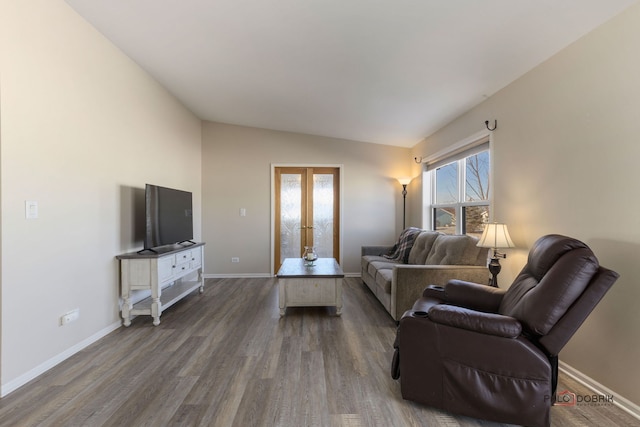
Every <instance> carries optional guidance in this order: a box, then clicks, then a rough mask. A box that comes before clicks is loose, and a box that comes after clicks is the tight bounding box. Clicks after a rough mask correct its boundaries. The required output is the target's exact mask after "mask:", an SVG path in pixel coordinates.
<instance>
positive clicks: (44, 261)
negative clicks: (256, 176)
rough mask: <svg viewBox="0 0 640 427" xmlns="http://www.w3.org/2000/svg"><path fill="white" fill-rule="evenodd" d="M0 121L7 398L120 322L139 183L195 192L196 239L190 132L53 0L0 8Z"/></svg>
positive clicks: (194, 130) (145, 80)
mask: <svg viewBox="0 0 640 427" xmlns="http://www.w3.org/2000/svg"><path fill="white" fill-rule="evenodd" d="M0 125H1V131H0V135H1V139H0V144H1V146H0V161H1V163H0V173H1V175H0V180H1V197H2V199H1V206H2V239H1V243H2V271H1V276H0V277H1V285H2V314H1V316H2V325H1V327H2V341H1V350H0V351H1V364H2V368H1V380H2V387H3V392H4V393H6V392H7V391H10V389H11V388H12V387H14V386H15V385H16V384H17V383H20V381H21V380H24V379H25V378H27V377H28V376H29V375H30V374H31V373H34V372H36V371H37V370H38V369H39V368H41V367H42V366H45V365H46V364H47V363H49V362H50V361H52V360H56V358H58V357H59V356H60V355H61V354H66V353H68V352H69V350H70V349H73V348H75V347H76V346H78V345H79V344H80V343H82V342H85V341H86V340H87V339H89V338H90V337H93V336H96V334H97V335H99V334H101V333H103V332H104V331H107V330H110V328H113V327H115V326H117V325H118V324H119V321H120V320H119V308H118V295H119V290H118V265H117V263H116V261H115V259H114V256H115V255H117V254H118V253H122V252H126V251H130V250H133V249H138V248H140V247H141V245H142V241H141V236H142V234H141V230H140V229H139V228H136V224H137V222H138V220H139V215H143V209H144V207H143V205H142V206H141V205H140V197H141V196H143V192H144V190H143V189H144V184H145V183H146V182H151V183H155V184H160V185H166V186H171V187H177V188H181V189H184V190H190V191H193V192H194V196H195V197H194V204H195V206H194V212H195V213H196V218H195V224H196V235H197V237H198V238H199V237H200V216H199V212H200V205H201V188H200V187H201V169H200V167H201V164H200V150H201V123H200V120H199V119H198V118H197V117H195V116H194V115H193V114H191V113H190V112H189V111H187V110H186V109H185V108H184V107H183V106H182V105H181V104H180V103H178V102H177V101H176V100H175V99H174V98H173V97H172V96H171V95H169V94H168V93H167V92H166V90H164V89H163V88H162V87H161V86H160V85H158V84H157V82H155V81H154V80H152V79H151V78H150V77H149V76H148V75H147V74H146V73H145V72H143V71H142V70H141V69H140V68H139V67H138V66H137V65H136V64H134V63H133V62H132V61H131V60H130V59H129V58H128V57H126V56H125V55H124V54H122V53H121V52H120V51H118V50H116V48H114V47H113V45H112V44H111V43H110V42H108V41H107V40H106V39H105V38H103V37H102V36H101V35H100V34H99V33H98V32H97V31H96V30H94V29H93V28H92V27H91V26H90V25H88V24H87V23H86V22H85V21H84V20H83V19H81V18H80V17H79V16H78V15H77V14H76V13H75V12H74V11H73V10H72V9H71V8H69V6H68V5H67V4H66V3H64V1H62V0H33V1H28V2H27V1H22V0H1V2H0ZM25 200H36V201H37V202H38V204H39V218H38V219H35V220H26V219H25V212H24V210H25V207H24V203H25ZM74 308H79V309H80V319H79V320H78V321H77V322H75V323H71V324H69V325H67V326H64V327H60V326H58V321H59V317H60V316H61V315H62V314H63V313H65V312H66V311H68V310H70V309H74Z"/></svg>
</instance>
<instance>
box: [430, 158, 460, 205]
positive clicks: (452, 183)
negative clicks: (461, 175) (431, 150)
mask: <svg viewBox="0 0 640 427" xmlns="http://www.w3.org/2000/svg"><path fill="white" fill-rule="evenodd" d="M457 201H458V163H457V162H454V163H449V164H448V165H445V166H442V167H439V168H438V169H436V200H435V202H436V204H438V205H440V204H444V203H456V202H457Z"/></svg>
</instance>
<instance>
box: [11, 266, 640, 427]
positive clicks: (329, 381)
mask: <svg viewBox="0 0 640 427" xmlns="http://www.w3.org/2000/svg"><path fill="white" fill-rule="evenodd" d="M343 297H344V307H343V314H342V316H341V317H336V316H334V315H333V314H334V313H335V308H327V307H309V308H288V309H287V314H286V316H285V317H282V318H281V317H280V316H279V311H278V290H277V286H276V281H275V279H215V280H213V279H208V280H207V284H206V286H205V292H204V294H202V295H200V294H197V293H194V294H192V295H190V296H189V297H187V298H186V299H185V300H183V301H181V302H180V303H178V304H176V305H175V306H173V307H171V308H170V309H169V310H167V311H166V312H165V313H163V315H162V318H161V324H160V325H159V326H156V327H154V326H153V325H152V324H151V318H150V317H146V316H143V317H137V318H135V319H134V320H133V322H132V325H131V326H130V327H129V328H120V329H118V330H117V331H115V332H113V333H111V334H110V335H108V336H107V337H105V338H103V339H102V340H100V341H98V342H96V343H94V344H93V345H91V346H90V347H88V348H86V349H85V350H83V351H81V352H79V353H78V354H76V355H74V356H73V357H71V358H69V359H68V360H66V361H64V362H63V363H61V364H60V365H58V366H56V367H55V368H53V369H51V370H50V371H48V372H47V373H45V374H43V375H42V376H40V377H38V378H37V379H35V380H33V381H32V382H30V383H29V384H27V385H25V386H24V387H22V388H20V389H19V390H16V391H15V392H13V393H12V394H10V395H9V396H7V397H5V398H3V399H0V426H118V427H120V426H136V427H137V426H154V427H156V426H242V427H246V426H292V427H293V426H295V427H300V426H367V427H369V426H384V427H387V426H443V427H445V426H446V427H450V426H500V425H502V424H496V423H490V422H486V421H481V420H475V419H471V418H466V417H458V416H453V415H450V414H448V413H445V412H442V411H438V410H435V409H431V408H428V407H425V406H421V405H418V404H415V403H412V402H409V401H405V400H402V397H401V396H400V385H399V383H398V382H397V381H394V380H392V379H391V377H390V372H389V371H390V368H389V366H390V360H391V355H392V343H393V340H394V337H395V323H394V322H393V320H392V319H391V317H390V316H389V315H388V314H387V313H386V312H385V311H384V309H383V308H382V306H381V305H380V304H379V303H378V302H377V300H375V298H374V297H373V295H372V294H371V293H370V292H369V291H368V290H367V289H366V287H365V286H364V285H363V284H362V282H361V281H360V279H355V278H348V279H345V283H344V292H343ZM564 389H569V390H571V391H573V392H575V393H582V394H592V393H590V392H589V391H588V390H587V389H586V388H584V387H583V386H581V385H580V384H578V383H576V382H574V381H572V380H571V379H570V378H566V376H564V375H562V373H561V375H560V386H559V390H564ZM552 423H553V425H554V426H603V425H621V426H622V425H627V426H633V425H636V426H637V425H640V422H639V421H638V420H637V419H635V418H633V417H631V416H630V415H628V414H627V413H626V412H624V411H622V410H621V409H618V408H617V407H615V406H610V405H608V406H599V407H598V406H584V407H558V406H556V407H554V408H553V410H552Z"/></svg>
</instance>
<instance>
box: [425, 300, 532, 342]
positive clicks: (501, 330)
mask: <svg viewBox="0 0 640 427" xmlns="http://www.w3.org/2000/svg"><path fill="white" fill-rule="evenodd" d="M427 315H428V317H429V319H431V320H432V321H433V322H435V323H439V324H441V325H447V326H452V327H454V328H460V329H466V330H468V331H473V332H478V333H481V334H488V335H495V336H498V337H504V338H516V337H517V336H519V335H520V334H521V333H522V325H521V324H520V322H519V321H518V319H516V318H514V317H511V316H503V315H501V314H494V313H483V312H481V311H475V310H470V309H467V308H463V307H457V306H455V305H447V304H438V305H434V306H433V307H431V308H430V309H429V312H428V313H427Z"/></svg>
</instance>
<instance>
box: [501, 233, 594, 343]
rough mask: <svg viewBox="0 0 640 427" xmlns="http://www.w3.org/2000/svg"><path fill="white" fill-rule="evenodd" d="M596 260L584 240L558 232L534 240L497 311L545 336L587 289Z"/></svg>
mask: <svg viewBox="0 0 640 427" xmlns="http://www.w3.org/2000/svg"><path fill="white" fill-rule="evenodd" d="M598 268H599V264H598V260H597V258H596V257H595V255H594V254H593V252H592V251H591V249H589V247H587V245H585V244H584V243H582V242H581V241H579V240H576V239H572V238H570V237H565V236H560V235H557V234H552V235H547V236H543V237H541V238H540V239H538V240H537V241H536V243H534V245H533V247H532V248H531V251H530V252H529V258H528V260H527V264H526V265H525V266H524V268H523V269H522V271H521V272H520V274H519V275H518V276H517V277H516V280H515V281H514V283H513V284H512V285H511V287H510V288H509V289H508V290H507V291H506V293H505V295H504V297H503V299H502V302H501V304H500V308H499V313H500V314H504V315H507V316H511V317H515V318H516V319H518V320H520V322H522V324H523V326H524V327H525V329H526V330H528V332H530V333H533V334H536V335H538V336H543V335H546V334H547V333H548V332H549V331H550V330H551V328H552V327H553V326H554V325H555V324H556V322H558V320H559V319H560V318H561V317H562V316H563V315H564V314H565V312H566V311H567V310H568V309H569V307H571V305H572V304H573V303H574V302H575V301H576V300H577V299H578V298H579V297H580V295H581V294H582V292H583V291H584V290H585V289H586V288H587V286H588V285H589V283H590V282H591V280H592V278H593V277H594V276H595V275H596V273H597V272H598Z"/></svg>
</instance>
